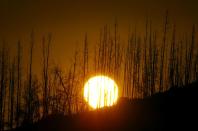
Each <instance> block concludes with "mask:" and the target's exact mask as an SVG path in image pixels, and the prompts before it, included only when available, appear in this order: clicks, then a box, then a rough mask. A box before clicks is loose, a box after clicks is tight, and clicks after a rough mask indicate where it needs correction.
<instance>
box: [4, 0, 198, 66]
mask: <svg viewBox="0 0 198 131" xmlns="http://www.w3.org/2000/svg"><path fill="white" fill-rule="evenodd" d="M167 9H168V10H169V13H170V17H171V21H174V22H175V23H177V24H178V28H183V27H186V25H190V26H191V25H192V24H193V23H194V24H198V13H197V12H198V1H197V0H104V1H103V0H62V1H61V0H0V39H1V41H2V39H5V40H6V41H7V43H9V45H10V47H11V48H13V49H15V48H16V43H17V40H19V39H20V40H21V42H22V44H23V45H24V50H25V48H26V47H27V45H28V44H29V43H28V42H29V41H30V39H29V36H30V32H31V30H32V29H33V30H34V32H35V37H36V41H37V45H36V47H35V48H36V52H40V51H41V49H40V47H41V39H42V36H43V35H46V34H47V33H48V32H51V33H52V35H53V47H52V48H53V56H54V58H53V59H54V60H55V61H56V62H57V63H60V64H61V65H63V66H64V65H67V64H68V62H69V61H70V60H69V59H70V58H71V56H72V55H73V52H74V48H75V47H76V46H78V45H80V44H81V43H82V42H83V39H84V34H85V32H87V33H88V39H89V42H90V44H94V42H95V41H96V40H97V39H96V38H98V34H99V30H100V29H101V28H102V27H103V26H104V25H105V24H109V25H110V24H113V23H114V21H115V18H116V19H117V20H118V24H119V31H120V34H121V37H125V36H126V34H127V33H128V32H127V31H128V27H129V25H130V26H131V27H133V26H134V25H136V26H139V27H141V26H143V24H144V22H145V17H146V16H147V15H148V16H150V17H151V18H152V20H153V21H154V22H156V23H158V24H159V25H160V24H162V21H163V16H164V14H165V11H166V10H167ZM1 41H0V43H1V44H2V42H1ZM39 42H40V43H39ZM77 43H78V44H77ZM24 52H25V51H24ZM35 56H36V57H35V59H38V57H39V56H40V55H39V53H35ZM35 61H36V62H38V61H37V60H35ZM38 63H39V62H38Z"/></svg>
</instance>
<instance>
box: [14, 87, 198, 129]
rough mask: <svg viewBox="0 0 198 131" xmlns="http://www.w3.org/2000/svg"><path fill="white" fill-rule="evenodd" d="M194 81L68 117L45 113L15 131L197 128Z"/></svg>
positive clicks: (196, 98)
mask: <svg viewBox="0 0 198 131" xmlns="http://www.w3.org/2000/svg"><path fill="white" fill-rule="evenodd" d="M197 105H198V83H193V84H190V85H188V86H187V87H183V88H172V89H170V90H169V91H167V92H164V93H158V94H156V95H153V96H152V97H148V98H145V99H143V100H133V101H130V100H128V99H126V98H122V99H120V100H119V102H118V104H117V105H116V106H114V107H111V108H106V109H101V110H98V111H91V112H86V113H82V114H78V115H74V116H72V117H66V116H62V115H54V116H49V117H48V118H46V119H44V120H41V121H39V122H37V123H35V124H34V125H29V126H23V127H21V128H18V129H16V130H15V131H22V130H24V131H27V130H29V131H30V130H34V131H66V130H86V131H88V130H93V131H96V130H98V131H99V130H100V131H102V130H132V131H135V130H137V131H142V130H145V131H147V130H152V131H153V130H198V127H197V126H198V107H197Z"/></svg>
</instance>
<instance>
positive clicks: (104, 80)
mask: <svg viewBox="0 0 198 131" xmlns="http://www.w3.org/2000/svg"><path fill="white" fill-rule="evenodd" d="M84 99H85V101H86V102H87V103H88V104H89V105H90V106H91V107H92V108H94V109H96V108H102V107H105V106H112V105H114V104H115V103H116V101H117V99H118V86H117V84H116V83H115V81H114V80H112V79H111V78H109V77H107V76H102V75H100V76H94V77H91V78H90V79H89V80H88V81H87V82H86V83H85V85H84Z"/></svg>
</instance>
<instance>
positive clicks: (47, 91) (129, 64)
mask: <svg viewBox="0 0 198 131" xmlns="http://www.w3.org/2000/svg"><path fill="white" fill-rule="evenodd" d="M153 27H154V25H152V21H151V20H149V19H147V20H146V23H145V32H144V35H139V34H138V33H137V30H136V29H135V31H134V32H129V35H128V40H127V44H124V43H123V42H122V41H121V37H120V34H119V31H118V29H119V28H118V24H117V22H115V24H114V27H113V30H112V29H111V28H110V26H107V25H106V26H104V28H103V29H102V30H101V31H100V36H99V40H98V41H97V42H96V44H94V45H95V46H94V47H93V49H90V45H91V43H89V38H88V35H87V34H86V35H85V39H84V41H83V44H82V45H83V46H82V47H81V48H80V49H79V50H76V51H75V53H74V58H73V59H72V62H70V63H71V65H70V68H69V69H68V70H66V71H65V70H63V69H61V68H60V66H59V65H50V58H51V45H52V35H51V34H49V35H47V36H44V37H43V39H42V40H41V42H40V44H41V50H40V51H41V52H42V62H43V63H42V66H41V68H42V72H41V73H40V76H41V77H39V76H36V75H35V73H34V67H33V63H34V57H33V56H34V53H36V52H37V50H38V49H36V50H35V44H36V43H35V38H34V32H32V33H31V36H30V42H29V54H28V56H29V62H28V63H26V64H28V71H25V70H24V66H25V65H24V58H23V56H24V53H23V52H24V51H23V50H24V49H23V47H22V45H23V44H21V42H20V41H18V43H17V53H16V55H15V56H14V57H11V55H10V53H9V49H8V47H7V46H6V45H7V44H6V41H3V42H2V47H1V50H0V130H4V129H12V128H15V127H18V126H20V125H21V124H31V123H34V122H35V121H38V120H39V119H41V118H44V117H47V116H48V115H50V114H58V113H61V114H65V115H71V114H73V113H79V112H82V111H85V110H88V109H89V107H88V106H87V104H86V103H85V101H84V99H83V86H84V83H85V82H86V81H87V79H88V78H89V77H91V76H93V75H98V74H100V75H101V74H102V75H107V76H110V77H112V78H113V79H114V80H115V81H116V82H117V84H118V86H119V96H123V97H129V98H144V97H146V96H150V95H152V94H154V93H156V92H163V91H166V90H168V89H169V88H171V87H172V88H176V87H182V86H184V85H187V84H189V83H191V82H193V81H196V80H198V51H197V50H196V49H197V48H198V43H197V40H196V37H197V35H196V29H195V26H193V27H192V31H191V33H190V34H187V35H184V37H180V36H179V35H178V34H177V28H176V25H174V24H170V23H169V18H168V13H167V14H166V15H165V18H164V24H163V29H162V31H161V30H160V33H159V31H157V30H155V29H154V28H153Z"/></svg>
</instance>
